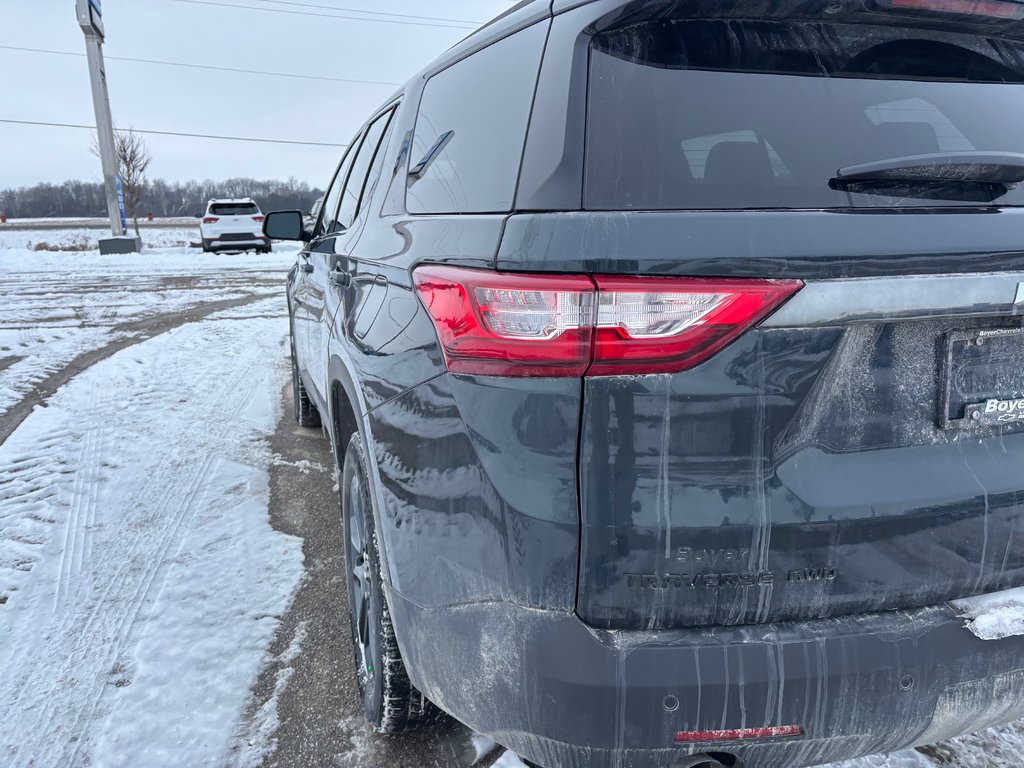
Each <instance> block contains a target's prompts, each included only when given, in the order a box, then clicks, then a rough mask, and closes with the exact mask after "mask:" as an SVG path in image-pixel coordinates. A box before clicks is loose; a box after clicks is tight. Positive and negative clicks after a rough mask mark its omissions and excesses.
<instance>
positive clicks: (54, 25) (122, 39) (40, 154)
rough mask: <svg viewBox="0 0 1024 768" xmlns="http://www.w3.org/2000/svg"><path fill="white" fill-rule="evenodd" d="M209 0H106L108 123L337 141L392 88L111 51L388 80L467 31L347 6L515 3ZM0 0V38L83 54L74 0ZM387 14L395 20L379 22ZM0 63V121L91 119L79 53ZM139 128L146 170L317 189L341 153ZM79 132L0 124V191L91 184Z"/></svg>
mask: <svg viewBox="0 0 1024 768" xmlns="http://www.w3.org/2000/svg"><path fill="white" fill-rule="evenodd" d="M211 2H215V3H217V4H216V5H211V4H202V3H197V2H182V1H181V0H104V3H103V12H104V17H105V24H106V31H107V43H106V45H105V47H104V53H105V54H106V56H107V57H108V60H107V78H108V80H109V87H110V100H111V110H112V112H113V115H114V122H115V124H117V125H118V126H119V127H128V126H129V125H134V126H135V127H136V128H142V129H149V130H164V131H183V132H188V133H208V134H221V135H234V136H252V137H265V138H273V139H293V140H300V141H323V142H334V143H339V144H344V143H346V142H347V141H348V140H349V138H351V135H352V133H353V132H354V131H355V130H356V129H357V128H358V127H359V125H360V124H361V123H362V122H363V120H364V119H365V118H366V117H367V116H368V113H369V112H370V111H372V110H373V109H374V108H375V107H376V106H377V105H379V104H380V102H381V101H383V100H384V99H385V98H387V97H388V95H389V94H390V93H391V92H392V91H393V90H394V86H391V85H370V84H359V83H341V82H328V81H319V80H297V79H292V78H282V77H270V76H266V75H250V74H241V73H232V72H213V71H209V70H201V69H186V68H181V67H167V66H158V65H152V64H141V63H135V62H125V61H116V60H111V59H110V58H109V57H115V56H120V57H127V58H139V59H158V60H161V61H177V62H183V63H188V64H204V65H212V66H222V67H233V68H239V69H256V70H263V71H271V72H290V73H296V74H307V75H319V76H327V77H341V78H352V79H357V80H377V81H384V82H389V83H400V82H403V81H405V80H407V79H408V78H409V77H411V76H412V75H414V74H415V73H416V72H417V71H418V70H419V69H421V68H422V67H423V66H425V65H426V64H427V63H429V62H430V60H431V59H433V58H434V57H435V56H437V55H438V54H439V53H441V52H442V51H444V50H445V49H447V48H448V47H450V46H451V45H453V44H454V43H456V42H458V41H459V40H460V39H462V38H463V37H465V36H466V35H467V34H468V33H469V31H470V29H468V28H466V29H463V28H461V27H462V26H467V25H456V24H452V23H451V22H447V21H445V22H441V21H426V20H422V22H421V21H420V20H416V19H408V18H402V17H401V16H391V17H389V16H383V15H376V16H374V15H371V14H366V13H363V14H359V13H353V12H351V11H352V10H355V9H358V10H361V11H372V12H375V13H376V14H384V13H389V14H409V15H417V16H431V17H439V18H444V19H456V20H466V21H471V22H484V21H486V20H488V19H490V18H492V17H494V16H495V15H497V14H498V13H500V12H502V11H504V10H505V9H507V8H508V7H510V6H511V5H513V4H514V3H513V0H289V2H287V3H285V2H279V1H277V0H211ZM293 3H304V4H306V5H315V6H321V7H318V8H312V7H303V6H300V5H295V4H293ZM0 5H2V7H3V11H4V14H3V15H4V21H3V26H2V28H0V46H17V47H20V48H42V49H46V50H52V51H71V52H75V53H84V52H85V42H84V39H83V37H82V33H81V30H80V29H79V27H78V25H77V22H76V20H75V10H74V0H2V2H0ZM225 5H233V6H243V5H244V6H249V7H250V8H261V9H265V10H249V9H248V8H240V7H232V8H228V7H223V6H225ZM331 9H338V10H331ZM341 9H350V10H341ZM274 10H277V11H301V12H305V13H313V14H328V15H330V14H335V15H348V16H361V17H362V18H365V19H375V20H373V21H356V20H353V19H341V18H325V17H324V16H313V15H297V14H295V13H280V12H274ZM385 19H390V20H391V21H392V22H403V23H385V21H384V20H385ZM426 24H439V25H440V24H449V25H451V26H459V27H460V28H450V27H443V26H426ZM0 72H2V73H3V75H2V78H3V82H2V83H0V118H7V119H17V120H39V121H45V122H63V123H79V124H87V125H93V124H94V123H95V118H94V116H93V107H92V98H91V95H90V91H89V74H88V70H87V66H86V60H85V58H84V56H82V57H78V56H54V55H47V54H41V53H28V52H25V51H12V50H8V49H5V48H0ZM147 138H148V141H149V143H150V147H151V149H152V153H153V165H152V167H151V171H150V176H151V177H153V178H165V179H169V180H175V179H177V180H184V179H193V178H195V179H206V178H211V179H224V178H229V177H232V176H251V177H255V178H287V177H289V176H295V177H296V178H299V179H302V180H306V181H308V182H310V184H313V185H314V186H323V185H324V184H326V183H327V181H328V176H329V175H330V173H331V171H332V170H333V167H334V165H335V164H336V163H337V160H338V158H339V156H340V150H338V149H335V148H331V147H302V146H292V145H286V144H280V145H275V144H251V143H241V142H228V141H214V140H209V139H188V138H172V137H158V136H150V137H147ZM90 142H91V133H90V132H89V131H84V130H73V129H66V128H49V127H46V128H44V127H37V126H15V125H7V124H3V123H0V188H6V187H13V186H22V185H26V184H34V183H36V182H40V181H50V182H61V181H64V180H66V179H85V180H98V179H99V178H100V170H99V160H98V159H97V158H95V157H94V156H93V155H92V154H91V153H90V149H89V147H90Z"/></svg>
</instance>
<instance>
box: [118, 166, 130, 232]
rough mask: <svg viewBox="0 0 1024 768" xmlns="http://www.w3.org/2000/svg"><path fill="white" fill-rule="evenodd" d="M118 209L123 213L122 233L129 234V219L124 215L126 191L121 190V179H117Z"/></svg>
mask: <svg viewBox="0 0 1024 768" xmlns="http://www.w3.org/2000/svg"><path fill="white" fill-rule="evenodd" d="M117 207H118V210H120V211H121V231H122V232H128V219H127V218H126V217H125V215H124V190H123V189H121V177H120V176H118V177H117Z"/></svg>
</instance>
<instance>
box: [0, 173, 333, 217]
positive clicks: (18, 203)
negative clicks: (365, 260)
mask: <svg viewBox="0 0 1024 768" xmlns="http://www.w3.org/2000/svg"><path fill="white" fill-rule="evenodd" d="M322 194H323V192H322V191H321V190H319V189H313V188H311V187H310V186H309V185H308V184H307V183H306V182H304V181H296V180H295V179H288V180H287V181H257V180H256V179H228V180H227V181H185V182H167V181H163V180H160V179H157V180H156V181H151V182H149V183H148V184H147V185H146V191H145V193H144V194H143V196H142V202H141V203H140V205H139V218H140V219H141V218H145V217H146V216H147V215H149V214H153V215H154V216H157V217H166V216H193V215H195V214H197V213H202V212H203V211H204V210H205V207H206V201H207V200H209V199H210V198H213V197H251V198H253V199H254V200H255V201H256V202H257V203H259V205H260V208H261V209H262V210H264V211H272V210H281V209H298V210H300V211H308V210H309V209H310V208H312V207H313V203H314V202H315V201H316V199H317V198H318V197H320V196H321V195H322ZM0 214H4V215H5V216H8V217H10V218H12V219H13V218H17V219H28V218H32V219H35V218H44V217H65V216H106V215H107V203H106V198H105V197H104V194H103V185H102V184H99V183H96V182H89V181H67V182H65V183H63V184H36V185H35V186H33V187H21V188H20V189H5V190H2V191H0Z"/></svg>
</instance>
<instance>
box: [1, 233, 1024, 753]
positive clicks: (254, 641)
mask: <svg viewBox="0 0 1024 768" xmlns="http://www.w3.org/2000/svg"><path fill="white" fill-rule="evenodd" d="M143 234H144V236H145V238H146V241H147V243H149V244H150V245H149V247H147V249H146V251H145V253H143V254H138V255H131V256H109V257H101V256H100V255H99V254H98V253H96V252H95V251H94V250H85V251H50V250H45V249H40V250H37V245H38V244H39V243H47V244H48V245H50V246H57V247H59V246H61V245H62V244H63V245H67V246H68V247H73V248H77V247H79V246H80V245H81V244H82V243H83V242H85V241H84V240H83V239H82V238H87V237H94V236H95V233H92V234H90V233H89V231H88V230H76V229H67V230H60V231H54V230H49V231H47V230H39V231H36V230H33V231H17V232H11V231H2V232H0V722H2V723H3V725H4V727H3V729H2V731H0V766H3V768H28V767H29V766H54V767H56V766H100V767H102V768H105V767H106V766H125V767H126V768H127V767H129V766H132V767H135V766H146V767H149V766H154V767H158V768H159V767H162V766H168V767H170V766H174V767H175V768H178V767H180V766H189V767H191V766H227V765H237V766H249V765H259V764H261V763H262V762H263V761H264V760H265V758H267V756H268V755H269V754H270V752H271V750H272V749H273V748H274V746H275V744H276V737H275V732H276V730H277V729H278V728H279V727H280V726H281V723H282V717H281V715H280V713H279V712H278V711H277V703H278V701H279V700H281V698H282V696H283V695H284V692H285V690H286V689H287V686H288V684H289V681H290V680H291V668H292V666H293V665H294V664H295V662H296V660H297V659H298V658H299V657H300V656H301V655H302V654H304V653H307V652H310V651H309V649H307V648H306V645H308V644H309V642H311V641H307V622H305V621H303V622H299V624H298V625H297V628H296V629H295V631H294V632H292V633H289V634H288V635H287V636H285V637H284V638H283V640H281V638H278V635H279V634H280V630H281V628H282V626H283V617H285V615H286V613H287V612H288V611H289V609H290V606H291V604H292V601H293V599H294V597H295V595H296V594H297V591H298V590H299V589H300V587H301V585H302V584H303V583H304V581H305V580H308V579H309V578H310V576H311V574H310V571H308V570H307V569H309V568H310V567H311V566H310V564H309V563H308V562H304V559H303V539H302V538H301V537H300V536H297V535H290V534H286V533H282V532H281V531H279V530H277V529H275V527H274V526H273V525H272V524H271V513H270V509H269V504H270V501H269V490H268V489H269V487H270V482H271V477H272V472H273V471H275V467H276V466H277V465H279V464H281V463H282V460H281V458H280V457H279V456H277V455H276V454H275V453H274V452H273V451H272V450H271V448H270V445H269V441H270V439H271V437H272V436H274V435H275V434H280V433H281V431H282V430H291V431H293V430H294V427H293V425H292V424H291V423H290V421H289V420H290V418H291V415H290V414H289V413H287V412H285V411H286V408H285V407H284V406H283V405H282V399H281V394H282V390H283V388H284V387H285V386H286V383H287V378H288V369H287V330H288V326H287V318H286V310H285V301H284V275H285V271H286V269H287V268H288V267H289V266H290V265H291V263H292V261H293V259H294V253H295V250H294V248H291V249H289V248H286V247H276V248H275V251H274V253H272V254H269V255H263V256H254V255H252V254H241V255H229V254H224V255H218V256H211V255H206V254H201V253H200V252H199V251H197V250H195V249H189V248H188V247H187V245H183V243H184V241H186V240H187V239H188V238H189V236H190V234H189V231H188V230H184V229H166V230H153V231H150V232H144V233H143ZM86 245H88V243H86ZM211 307H214V311H210V308H211ZM204 308H205V309H204ZM90 356H92V357H90ZM76 365H77V366H78V367H75V366H76ZM69 366H71V368H70V369H69ZM47 387H49V389H47ZM51 390H52V391H51ZM33 398H35V399H33ZM26 404H28V406H31V407H28V406H26ZM5 423H6V424H7V425H8V426H10V427H11V429H9V435H8V436H7V437H6V439H4V436H3V435H4V433H3V430H2V427H3V425H4V424H5ZM301 439H303V440H315V439H316V434H315V433H311V437H309V438H306V437H302V438H301ZM303 471H308V468H305V467H304V468H303ZM321 474H322V477H321V480H320V482H322V483H326V484H330V483H331V482H333V481H332V480H331V478H330V475H329V473H328V472H322V473H321ZM328 490H329V488H328ZM275 639H277V641H278V642H279V643H281V650H279V651H277V652H273V653H272V652H271V647H272V645H273V644H274V642H275ZM271 668H274V669H277V670H278V671H277V672H276V673H275V674H274V675H273V680H274V682H273V685H272V689H273V690H272V693H271V695H270V697H269V698H268V699H267V700H266V701H257V700H256V699H255V698H254V694H253V689H254V686H255V685H256V682H257V679H258V678H259V677H260V675H261V672H265V671H266V670H268V669H271ZM254 702H255V703H254ZM357 708H358V703H356V702H352V703H351V706H350V711H353V712H354V711H356V710H357ZM328 716H330V714H329V713H328ZM336 717H337V718H338V719H345V720H348V719H352V718H351V716H350V715H348V716H345V717H344V718H342V716H341V715H340V714H339V715H337V716H336ZM346 727H347V728H348V729H349V733H350V736H349V737H348V738H347V739H346V740H344V743H337V744H332V745H328V748H326V751H325V754H324V760H323V762H321V763H319V764H324V765H329V764H334V765H349V766H357V767H360V768H362V767H363V766H368V765H371V764H372V765H373V766H382V765H388V764H389V763H387V762H381V761H380V760H378V759H375V758H374V754H375V752H374V750H375V749H376V747H375V746H374V745H375V744H379V743H380V742H379V741H378V740H379V739H380V738H381V737H377V736H376V735H374V734H372V733H370V731H369V728H368V727H366V726H365V725H364V724H362V723H361V721H360V720H359V718H358V717H355V718H354V721H353V723H350V724H348V725H346ZM468 741H469V745H470V753H471V754H470V756H469V757H468V758H463V759H462V761H460V762H457V763H455V762H452V763H442V762H440V761H439V759H438V758H437V756H436V755H430V756H426V755H425V756H424V758H423V761H422V763H420V764H418V765H417V764H412V765H406V764H405V763H404V762H403V763H402V765H403V767H404V768H433V767H434V766H441V768H449V766H455V765H460V766H461V765H480V766H484V765H489V766H500V768H521V766H522V763H521V762H520V761H519V760H518V759H516V757H515V756H514V755H511V754H509V753H504V754H503V753H502V751H501V749H500V748H496V747H495V745H493V743H490V742H488V741H487V740H486V739H483V738H482V737H471V738H470V739H468ZM1022 755H1024V724H1020V723H1018V724H1013V725H1010V726H1006V727H1003V728H999V729H993V730H990V731H987V732H985V733H981V734H976V735H972V736H967V737H964V738H961V739H957V740H955V741H954V742H951V743H949V744H942V745H937V746H935V747H930V748H927V749H924V750H911V751H906V752H903V753H900V754H896V755H888V756H880V757H875V758H865V759H861V760H857V761H853V762H848V763H843V764H842V766H841V768H976V767H978V766H1007V767H1012V766H1020V765H1022V764H1024V757H1022ZM391 764H394V763H391ZM552 768H555V767H552ZM834 768H840V766H835V767H834Z"/></svg>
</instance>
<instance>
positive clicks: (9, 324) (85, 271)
mask: <svg viewBox="0 0 1024 768" xmlns="http://www.w3.org/2000/svg"><path fill="white" fill-rule="evenodd" d="M174 232H175V230H153V231H152V232H147V233H146V239H145V242H146V243H150V242H157V243H159V242H165V241H169V240H173V239H174V238H175V237H176V236H175V234H174ZM15 234H16V235H17V236H18V237H17V239H18V241H19V242H20V241H22V240H25V241H26V245H27V246H28V247H13V246H11V245H5V242H6V241H8V240H10V239H12V238H11V236H12V235H15ZM71 237H72V235H71V234H70V233H69V231H65V230H56V231H26V232H17V233H13V232H0V416H2V415H3V413H4V411H6V410H7V409H8V408H10V407H11V405H12V404H13V403H15V402H16V401H17V400H18V399H20V398H21V397H22V396H23V395H25V393H26V392H28V391H30V390H31V388H32V387H33V386H34V385H36V384H37V383H38V382H39V381H40V380H42V379H43V378H45V377H46V376H47V375H49V374H51V373H53V372H54V371H56V370H59V369H60V368H61V367H63V366H64V365H66V364H67V363H68V362H69V361H71V360H73V359H74V358H75V357H77V356H78V355H81V354H82V353H84V352H87V351H89V350H93V349H97V348H99V347H102V346H103V345H105V344H107V343H109V342H111V341H113V340H115V339H117V338H121V337H124V336H125V335H128V334H129V333H130V332H131V330H132V327H131V323H133V322H135V321H138V320H140V319H143V318H148V317H154V316H157V315H173V314H174V313H180V312H182V311H183V310H186V309H188V308H189V307H195V306H198V305H200V304H203V303H205V302H209V301H215V300H226V299H235V298H240V297H245V296H256V295H265V296H270V295H276V296H281V295H283V294H282V285H283V280H284V274H285V272H286V270H287V269H288V267H289V266H291V263H292V262H293V260H294V254H295V248H294V247H288V246H278V247H277V248H276V249H275V251H274V252H273V253H270V254H264V255H255V254H217V255H213V254H203V253H202V252H201V251H198V250H192V249H188V248H187V247H186V248H181V247H177V248H174V247H158V246H147V247H146V249H145V252H144V253H143V254H141V255H135V256H100V255H99V254H98V253H96V252H95V251H86V252H63V251H61V252H48V251H35V250H32V248H33V246H34V244H38V243H49V242H51V241H53V242H65V241H67V240H68V239H69V238H71ZM126 324H127V325H128V327H127V328H126V327H125V325H126Z"/></svg>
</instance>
